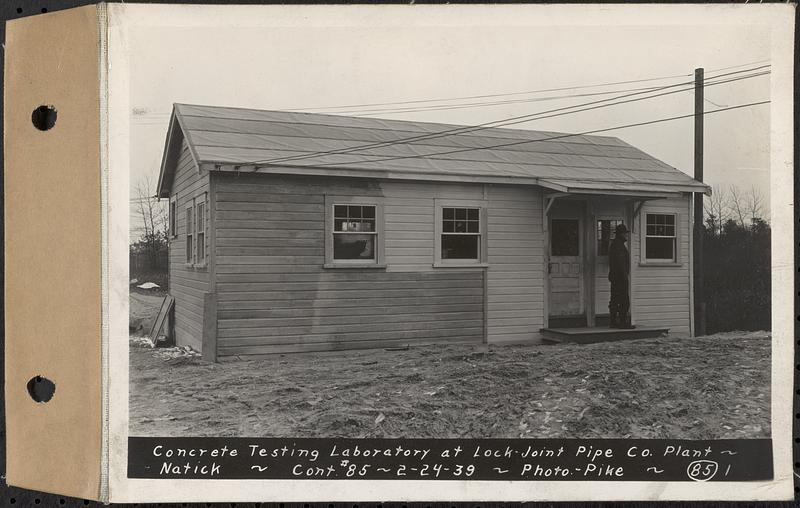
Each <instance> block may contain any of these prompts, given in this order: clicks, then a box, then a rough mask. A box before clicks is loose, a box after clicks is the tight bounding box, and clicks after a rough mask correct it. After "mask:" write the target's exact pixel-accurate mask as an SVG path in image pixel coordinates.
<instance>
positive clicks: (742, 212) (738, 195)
mask: <svg viewBox="0 0 800 508" xmlns="http://www.w3.org/2000/svg"><path fill="white" fill-rule="evenodd" d="M729 189H730V208H731V212H732V214H733V216H734V219H736V220H738V221H739V225H740V226H742V227H747V224H746V223H745V217H746V216H747V203H746V202H745V196H744V195H743V193H742V191H741V189H739V187H737V186H736V185H733V184H731V186H730V187H729Z"/></svg>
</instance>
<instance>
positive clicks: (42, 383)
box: [27, 376, 56, 403]
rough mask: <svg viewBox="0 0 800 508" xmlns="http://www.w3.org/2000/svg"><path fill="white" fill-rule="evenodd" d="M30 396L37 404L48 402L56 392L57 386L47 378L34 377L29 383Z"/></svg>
mask: <svg viewBox="0 0 800 508" xmlns="http://www.w3.org/2000/svg"><path fill="white" fill-rule="evenodd" d="M27 388H28V395H30V396H31V398H32V399H33V400H35V401H36V402H42V403H44V402H48V401H49V400H50V399H52V398H53V394H54V393H55V392H56V384H55V383H54V382H52V381H50V380H49V379H47V378H46V377H43V376H34V377H32V378H31V379H30V381H28V385H27Z"/></svg>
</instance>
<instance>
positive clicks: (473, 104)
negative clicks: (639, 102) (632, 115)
mask: <svg viewBox="0 0 800 508" xmlns="http://www.w3.org/2000/svg"><path fill="white" fill-rule="evenodd" d="M659 88H660V87H653V86H649V87H639V88H625V89H622V90H620V89H617V90H606V91H603V92H591V93H582V94H568V95H550V96H546V97H531V98H528V99H508V100H504V101H493V102H466V103H461V104H451V105H439V106H426V107H420V108H415V107H412V108H397V109H391V108H390V109H362V110H352V111H336V112H335V114H337V115H353V116H359V115H366V116H371V115H373V114H376V113H382V114H389V115H393V114H397V113H418V112H420V111H445V110H451V109H464V108H475V107H487V106H502V105H506V104H523V103H529V102H544V101H551V100H558V99H574V98H577V97H593V96H597V95H611V94H614V93H620V92H636V91H652V90H658V89H659Z"/></svg>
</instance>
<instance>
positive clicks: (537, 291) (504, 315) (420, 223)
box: [170, 145, 691, 356]
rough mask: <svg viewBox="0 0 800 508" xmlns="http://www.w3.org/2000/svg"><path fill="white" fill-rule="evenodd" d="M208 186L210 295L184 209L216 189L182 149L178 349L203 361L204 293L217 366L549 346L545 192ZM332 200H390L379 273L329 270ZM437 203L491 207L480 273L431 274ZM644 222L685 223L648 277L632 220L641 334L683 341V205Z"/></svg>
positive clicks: (263, 178)
mask: <svg viewBox="0 0 800 508" xmlns="http://www.w3.org/2000/svg"><path fill="white" fill-rule="evenodd" d="M212 184H213V189H211V190H213V199H209V201H208V203H209V211H208V217H207V220H208V221H209V225H210V226H211V227H213V228H214V231H213V233H211V232H210V234H207V235H206V238H207V243H209V242H211V241H214V242H215V243H214V245H213V246H212V245H210V243H209V247H208V249H207V251H208V253H209V255H210V256H211V257H212V258H213V265H214V272H215V276H214V278H215V281H214V283H213V284H212V283H211V281H210V279H209V272H208V271H207V269H200V268H192V267H188V266H187V265H186V263H185V243H184V242H185V231H184V228H185V208H186V206H187V202H188V200H189V199H191V198H192V197H194V196H197V195H201V194H202V193H203V192H206V191H208V190H209V179H208V176H207V175H206V176H204V177H200V176H199V175H198V174H197V172H196V169H195V168H194V166H193V164H192V160H191V157H190V155H189V153H188V150H187V149H186V146H185V145H184V147H183V154H182V156H181V158H180V163H179V168H178V171H177V173H176V183H175V188H174V190H175V191H177V192H178V199H179V203H178V232H179V236H178V238H177V239H172V240H171V245H170V261H171V263H170V285H171V293H172V294H173V296H175V298H176V335H177V341H178V344H188V345H191V346H192V347H194V348H196V349H198V350H199V349H201V347H202V337H203V298H204V295H205V294H206V293H208V292H213V293H214V296H215V301H216V309H217V316H218V321H217V326H216V330H215V331H216V336H217V348H216V353H217V354H218V355H219V356H231V355H253V354H268V353H284V352H303V351H323V350H335V349H355V348H370V347H392V346H402V345H406V344H423V343H431V342H473V343H479V342H483V341H484V340H486V341H488V342H490V343H499V342H510V341H513V342H539V341H540V340H541V336H540V333H539V330H540V328H541V327H542V326H543V325H544V307H545V305H544V299H545V295H544V288H545V284H544V277H545V255H544V254H545V253H544V245H545V242H544V236H543V234H542V219H543V217H542V207H543V198H542V190H541V189H540V188H537V187H528V186H502V185H480V184H452V183H446V184H445V183H441V184H439V183H432V182H405V181H377V180H367V179H352V178H351V179H344V178H322V177H319V178H316V177H315V178H310V177H293V176H280V175H252V174H229V173H225V174H223V173H220V174H215V175H213V178H212ZM326 194H328V195H339V196H358V197H368V196H374V197H380V198H381V199H382V202H383V204H384V217H385V231H384V235H385V260H386V267H385V268H379V269H376V268H349V269H339V268H333V269H331V268H323V264H324V262H325V252H324V248H325V247H324V246H325V220H326V217H325V196H326ZM435 199H453V200H458V199H463V200H473V201H474V200H480V201H483V202H484V203H485V205H486V209H487V224H488V228H487V232H486V233H485V234H486V237H485V238H486V241H488V253H487V257H488V259H487V261H488V263H487V266H486V267H477V266H476V267H436V266H434V238H435V219H434V217H435V204H434V200H435ZM212 208H213V209H212ZM648 211H654V212H667V213H677V214H678V219H679V222H680V225H679V237H680V239H679V249H680V251H681V255H680V262H679V263H677V264H675V265H674V266H648V265H640V263H639V259H640V250H639V248H640V243H641V242H640V233H639V232H640V231H641V229H640V228H641V225H640V224H639V222H638V221H637V223H636V224H635V227H636V229H635V233H634V234H632V235H631V243H630V249H631V258H632V272H633V273H632V278H633V288H632V301H633V309H632V310H633V312H634V316H635V322H636V324H637V325H640V326H669V327H670V328H671V330H672V331H673V332H674V333H679V334H688V333H689V331H690V328H689V320H690V316H691V313H690V309H689V306H690V300H689V290H690V286H689V277H690V272H689V234H690V231H689V225H688V215H687V212H688V201H686V200H685V199H672V200H658V201H651V202H648V203H647V204H646V205H645V206H644V207H643V208H642V211H641V217H644V214H645V213H647V212H648ZM211 216H213V217H214V218H215V220H214V221H213V222H212V221H211V220H210V217H211ZM604 305H605V303H604Z"/></svg>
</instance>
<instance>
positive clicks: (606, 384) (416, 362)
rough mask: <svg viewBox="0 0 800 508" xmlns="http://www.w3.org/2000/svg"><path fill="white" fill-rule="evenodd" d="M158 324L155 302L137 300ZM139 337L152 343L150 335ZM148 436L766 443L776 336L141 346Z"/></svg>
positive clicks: (133, 359) (134, 372)
mask: <svg viewBox="0 0 800 508" xmlns="http://www.w3.org/2000/svg"><path fill="white" fill-rule="evenodd" d="M131 300H132V301H131V309H132V312H135V313H136V316H137V318H139V317H141V318H143V325H145V326H143V328H144V329H146V330H149V326H146V324H147V319H148V318H147V316H148V312H153V311H148V310H147V309H148V308H151V307H152V306H153V305H156V308H157V305H158V303H160V297H157V296H155V295H140V294H132V295H131ZM139 333H140V334H141V331H140V332H139ZM130 383H131V384H130V429H131V435H137V436H258V437H261V436H263V437H286V436H292V437H358V438H364V437H407V438H412V437H418V438H423V437H433V438H456V437H464V438H478V437H494V438H500V437H505V438H508V437H530V438H546V437H559V438H569V437H583V438H600V437H607V438H611V437H622V438H627V437H635V438H682V439H715V438H755V437H768V436H769V433H770V430H769V429H770V425H769V423H770V420H769V418H770V391H769V390H770V388H769V384H770V336H769V334H768V333H767V332H729V333H724V334H717V335H712V336H708V337H700V338H694V339H688V338H672V337H666V338H659V339H646V340H638V341H626V342H607V343H600V344H591V345H556V346H548V345H509V346H469V345H441V346H438V345H434V346H424V347H416V348H411V349H408V350H405V351H387V350H383V349H379V350H369V351H351V352H331V353H310V354H295V355H276V356H274V357H271V358H267V359H261V360H235V361H227V362H224V363H219V364H209V363H206V362H203V361H202V360H201V359H200V358H198V357H196V356H193V355H192V353H191V352H187V351H186V350H178V349H177V348H176V349H173V350H164V349H155V350H154V349H150V348H149V347H146V346H145V345H144V344H143V343H142V341H141V340H137V339H135V338H134V337H132V340H131V348H130Z"/></svg>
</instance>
